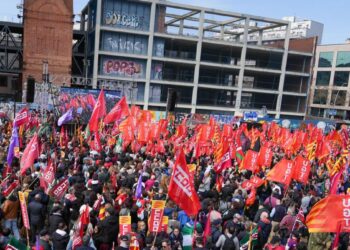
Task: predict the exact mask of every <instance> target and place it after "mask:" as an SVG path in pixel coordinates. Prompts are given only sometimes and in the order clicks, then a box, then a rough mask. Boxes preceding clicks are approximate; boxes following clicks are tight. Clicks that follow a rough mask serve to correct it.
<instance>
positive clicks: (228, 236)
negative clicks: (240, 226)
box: [215, 224, 239, 250]
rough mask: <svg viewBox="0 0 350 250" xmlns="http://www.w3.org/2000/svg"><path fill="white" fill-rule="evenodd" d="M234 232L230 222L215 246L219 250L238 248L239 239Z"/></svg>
mask: <svg viewBox="0 0 350 250" xmlns="http://www.w3.org/2000/svg"><path fill="white" fill-rule="evenodd" d="M234 232H235V227H234V226H233V225H232V224H229V225H227V226H226V228H225V231H224V233H223V234H222V235H221V236H220V237H219V239H218V241H217V242H216V244H215V246H216V247H217V248H218V249H220V250H239V241H238V238H237V237H236V236H234Z"/></svg>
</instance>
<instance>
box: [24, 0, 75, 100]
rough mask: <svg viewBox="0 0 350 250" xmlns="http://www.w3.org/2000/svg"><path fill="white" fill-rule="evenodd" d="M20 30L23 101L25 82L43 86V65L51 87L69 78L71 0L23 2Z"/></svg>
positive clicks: (71, 34) (31, 0) (71, 36)
mask: <svg viewBox="0 0 350 250" xmlns="http://www.w3.org/2000/svg"><path fill="white" fill-rule="evenodd" d="M23 27H24V34H23V98H24V100H25V96H26V89H27V85H26V82H27V78H28V77H29V76H31V77H34V78H35V80H36V82H42V74H43V61H47V62H48V67H49V74H50V75H51V76H54V77H53V78H52V82H53V83H54V84H57V85H61V84H62V83H63V80H62V79H65V78H66V79H68V78H69V77H70V75H71V64H72V38H73V0H25V1H24V14H23Z"/></svg>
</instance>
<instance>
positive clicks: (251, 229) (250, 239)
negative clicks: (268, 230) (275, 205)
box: [248, 225, 253, 250]
mask: <svg viewBox="0 0 350 250" xmlns="http://www.w3.org/2000/svg"><path fill="white" fill-rule="evenodd" d="M252 234H253V225H250V232H249V241H248V250H251V247H252Z"/></svg>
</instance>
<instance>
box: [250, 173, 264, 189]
mask: <svg viewBox="0 0 350 250" xmlns="http://www.w3.org/2000/svg"><path fill="white" fill-rule="evenodd" d="M249 182H250V183H251V184H252V185H253V187H255V188H258V187H260V186H261V185H262V184H264V183H265V181H264V180H263V179H261V178H259V177H257V176H255V175H253V176H252V177H250V180H249Z"/></svg>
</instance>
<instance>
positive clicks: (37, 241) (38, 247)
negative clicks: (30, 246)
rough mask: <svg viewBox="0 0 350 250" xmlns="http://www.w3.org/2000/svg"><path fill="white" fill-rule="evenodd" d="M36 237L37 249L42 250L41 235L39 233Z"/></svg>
mask: <svg viewBox="0 0 350 250" xmlns="http://www.w3.org/2000/svg"><path fill="white" fill-rule="evenodd" d="M35 238H36V241H35V250H40V237H39V235H37V236H36V237H35Z"/></svg>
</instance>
